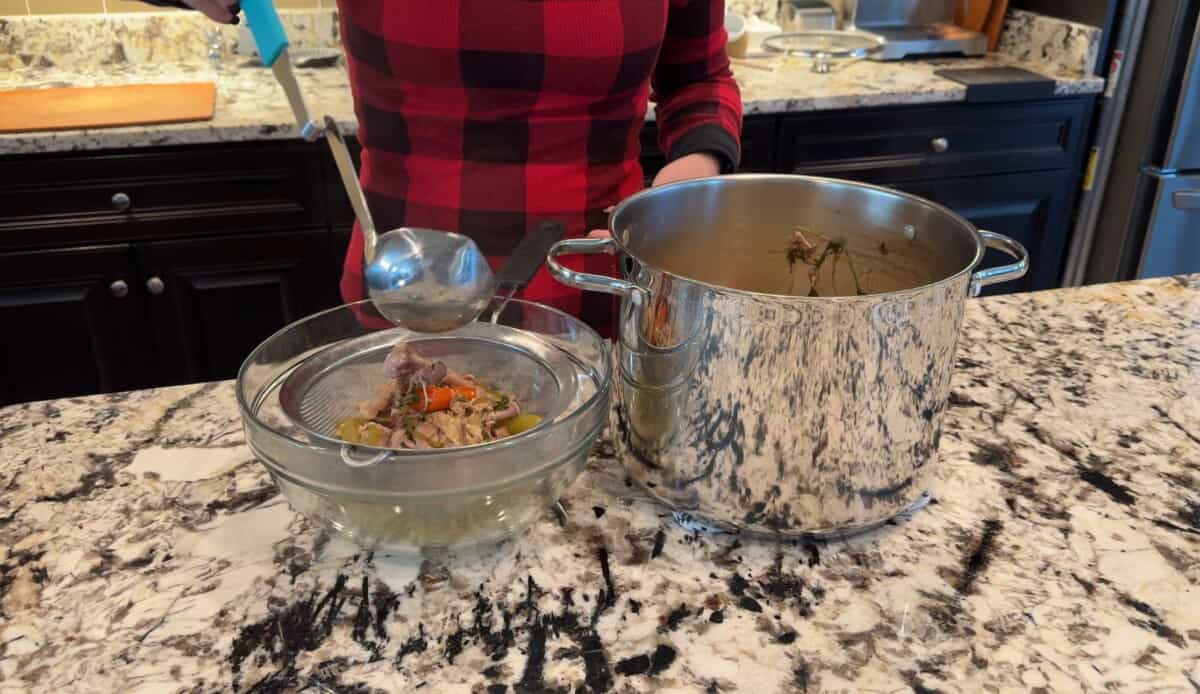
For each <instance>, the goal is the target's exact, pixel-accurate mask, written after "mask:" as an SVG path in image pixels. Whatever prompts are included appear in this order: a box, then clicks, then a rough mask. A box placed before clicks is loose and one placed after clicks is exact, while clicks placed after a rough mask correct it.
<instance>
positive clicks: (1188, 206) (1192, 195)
mask: <svg viewBox="0 0 1200 694" xmlns="http://www.w3.org/2000/svg"><path fill="white" fill-rule="evenodd" d="M1171 205H1172V206H1173V207H1174V208H1175V209H1177V210H1200V190H1177V191H1175V193H1174V194H1173V195H1172V196H1171Z"/></svg>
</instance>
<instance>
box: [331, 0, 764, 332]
mask: <svg viewBox="0 0 1200 694" xmlns="http://www.w3.org/2000/svg"><path fill="white" fill-rule="evenodd" d="M338 6H339V10H340V17H341V20H340V21H341V33H342V41H343V43H344V44H345V48H346V58H347V61H348V65H349V72H350V84H351V89H352V91H353V94H354V103H355V110H356V113H357V115H358V122H359V134H358V137H359V141H360V142H361V143H362V145H363V155H362V168H361V171H360V177H361V180H362V183H363V187H364V188H365V190H366V194H367V199H368V202H369V205H370V207H371V212H372V214H373V215H374V218H375V224H376V226H377V227H378V228H379V229H380V230H386V229H392V228H396V227H400V226H413V227H426V228H432V229H440V230H447V231H458V232H460V233H463V234H467V235H469V236H471V237H472V238H473V239H475V241H476V242H477V243H478V244H479V246H480V248H481V249H482V250H483V252H484V254H486V255H487V256H488V257H489V258H490V259H492V260H493V262H499V261H500V260H501V259H502V258H503V257H504V256H506V255H507V254H508V253H509V251H510V250H511V249H512V248H513V247H514V246H515V245H516V243H517V241H518V240H519V238H520V237H521V235H523V234H525V233H526V232H527V231H529V230H531V229H533V228H534V227H536V225H537V223H538V222H539V221H541V220H547V219H550V220H556V221H559V222H562V223H564V224H565V225H566V228H567V229H568V236H578V235H582V234H584V233H585V232H586V231H587V230H588V229H590V228H598V227H603V226H604V223H605V215H604V212H603V210H604V209H605V208H607V207H609V206H610V205H613V204H615V203H616V202H618V201H620V200H621V199H622V198H624V197H627V196H629V195H631V194H633V193H634V192H636V191H637V190H639V189H640V188H641V187H642V181H643V177H642V171H641V168H640V166H639V164H638V154H639V144H638V133H639V131H640V130H641V128H642V126H643V123H644V119H645V114H646V109H647V104H648V101H649V99H650V92H651V87H652V86H653V90H654V100H655V102H656V105H657V110H656V119H657V122H658V129H659V138H660V145H661V147H662V149H663V151H664V152H667V154H668V158H669V159H675V158H678V157H681V156H683V155H685V154H689V153H693V152H699V151H707V152H711V153H713V154H715V155H717V157H718V158H719V159H721V160H722V162H723V168H725V169H726V170H729V169H732V168H733V167H734V166H735V165H736V163H737V159H738V155H739V152H738V136H739V133H740V132H741V116H742V112H741V100H740V98H739V94H738V88H737V85H736V83H735V82H734V81H733V77H732V75H731V73H730V70H729V61H728V59H727V57H726V55H725V40H726V35H725V30H724V26H723V24H724V12H725V10H724V1H723V0H338ZM361 256H362V238H361V236H360V235H359V232H358V230H357V229H355V232H354V235H353V237H352V240H351V242H350V246H349V249H348V250H347V257H346V262H345V272H344V275H343V279H342V285H341V288H342V294H343V298H345V299H346V300H347V301H354V300H358V299H360V298H362V297H363V283H362V270H361ZM572 260H576V261H579V259H568V263H570V261H572ZM606 260H607V259H604V258H590V259H588V261H587V262H586V263H584V262H582V261H580V262H579V263H578V264H576V265H575V267H576V269H581V268H584V267H586V268H587V269H589V270H592V271H596V270H597V269H599V270H601V271H603V270H605V269H607V267H609V263H607V262H605V261H606ZM525 296H526V297H527V298H530V299H533V300H536V301H542V302H545V303H548V304H551V305H554V306H557V307H558V308H561V309H563V310H565V311H567V312H570V313H573V314H576V315H579V313H580V309H581V304H580V297H579V294H578V293H577V292H575V291H574V290H571V289H568V288H566V287H563V286H561V285H559V284H557V283H556V282H554V281H553V280H552V279H551V278H550V277H549V276H548V275H547V274H546V273H545V271H542V272H541V273H539V275H538V276H537V277H535V278H534V280H533V282H532V283H531V284H530V286H529V288H528V289H527V290H526V292H525Z"/></svg>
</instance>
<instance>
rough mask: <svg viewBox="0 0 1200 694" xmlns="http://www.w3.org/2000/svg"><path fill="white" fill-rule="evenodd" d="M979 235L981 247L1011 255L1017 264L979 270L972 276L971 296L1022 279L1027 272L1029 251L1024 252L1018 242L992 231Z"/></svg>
mask: <svg viewBox="0 0 1200 694" xmlns="http://www.w3.org/2000/svg"><path fill="white" fill-rule="evenodd" d="M979 235H980V236H982V237H983V245H985V246H987V247H988V248H992V249H995V250H997V251H1000V252H1001V253H1006V254H1008V255H1011V256H1012V257H1014V258H1016V259H1017V262H1015V263H1011V264H1009V265H1001V266H999V267H992V268H988V269H986V270H980V271H979V272H976V273H974V274H972V275H971V296H979V292H980V291H982V290H983V288H984V287H986V286H988V285H992V284H999V283H1001V282H1009V281H1012V280H1018V279H1021V278H1022V277H1024V276H1025V273H1026V272H1029V251H1027V250H1025V247H1024V246H1022V245H1021V244H1020V243H1019V242H1018V241H1016V240H1014V239H1010V238H1009V237H1007V236H1005V235H1004V234H997V233H996V232H994V231H983V230H980V231H979Z"/></svg>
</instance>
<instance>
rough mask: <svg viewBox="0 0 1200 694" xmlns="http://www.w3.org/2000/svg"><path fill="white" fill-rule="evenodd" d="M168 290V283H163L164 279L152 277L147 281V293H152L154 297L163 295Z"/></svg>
mask: <svg viewBox="0 0 1200 694" xmlns="http://www.w3.org/2000/svg"><path fill="white" fill-rule="evenodd" d="M166 288H167V284H166V282H163V281H162V278H159V277H151V278H150V279H148V280H146V291H148V292H150V293H151V294H153V295H154V296H158V295H159V294H162V293H163V291H164V290H166Z"/></svg>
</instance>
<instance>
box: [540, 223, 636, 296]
mask: <svg viewBox="0 0 1200 694" xmlns="http://www.w3.org/2000/svg"><path fill="white" fill-rule="evenodd" d="M598 253H607V254H608V255H616V253H617V242H616V241H613V240H612V239H611V238H607V239H567V240H565V241H559V242H558V243H556V244H554V245H553V246H551V247H550V252H549V253H547V254H546V269H547V270H549V271H550V276H551V277H553V278H554V279H556V280H558V281H559V283H561V284H565V285H567V286H568V287H574V288H575V289H582V290H584V291H591V292H603V293H605V294H615V295H616V296H621V297H625V298H626V299H629V300H630V301H632V302H633V303H634V305H635V306H641V305H643V304H645V303H646V302H647V301H648V300H649V298H650V293H649V292H647V291H646V290H645V289H643V288H642V287H639V286H637V285H636V284H634V283H633V282H629V281H627V280H622V279H617V278H615V277H605V276H603V275H592V274H589V273H586V272H576V271H574V270H572V269H570V268H566V267H563V266H562V265H561V264H560V263H559V262H558V257H559V256H561V255H596V254H598Z"/></svg>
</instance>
